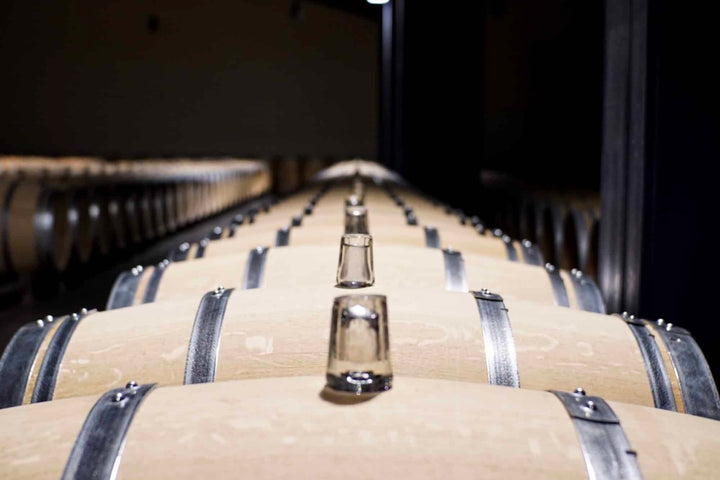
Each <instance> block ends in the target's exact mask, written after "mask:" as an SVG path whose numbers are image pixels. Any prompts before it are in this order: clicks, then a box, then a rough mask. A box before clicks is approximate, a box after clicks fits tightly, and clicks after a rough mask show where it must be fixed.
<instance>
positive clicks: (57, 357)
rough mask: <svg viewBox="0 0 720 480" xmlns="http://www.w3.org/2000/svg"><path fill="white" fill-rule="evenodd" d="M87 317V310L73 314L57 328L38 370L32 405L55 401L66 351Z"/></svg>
mask: <svg viewBox="0 0 720 480" xmlns="http://www.w3.org/2000/svg"><path fill="white" fill-rule="evenodd" d="M86 315H87V310H85V311H83V312H81V313H79V314H78V313H73V314H72V315H69V316H67V317H65V318H64V319H63V321H62V323H61V324H60V326H58V327H57V331H56V332H55V335H53V337H52V339H51V340H50V343H49V344H48V347H47V351H45V357H44V358H43V361H42V364H41V365H40V369H39V370H38V376H37V380H36V381H35V389H34V390H33V393H32V400H31V402H32V403H38V402H47V401H50V400H52V399H53V396H54V395H55V384H56V383H57V376H58V373H59V372H60V365H61V364H62V361H63V357H64V356H65V350H67V346H68V344H69V343H70V338H72V334H73V332H74V331H75V328H76V327H77V325H78V323H80V320H82V319H83V318H84V317H85V316H86Z"/></svg>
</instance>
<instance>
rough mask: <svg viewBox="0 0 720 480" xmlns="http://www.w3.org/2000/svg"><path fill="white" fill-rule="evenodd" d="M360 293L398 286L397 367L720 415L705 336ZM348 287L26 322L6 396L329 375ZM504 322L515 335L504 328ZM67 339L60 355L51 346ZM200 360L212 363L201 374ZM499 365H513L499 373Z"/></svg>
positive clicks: (512, 306)
mask: <svg viewBox="0 0 720 480" xmlns="http://www.w3.org/2000/svg"><path fill="white" fill-rule="evenodd" d="M354 292H357V293H359V294H362V295H366V294H381V295H386V296H387V305H388V309H389V312H390V314H389V315H390V317H389V318H390V338H391V339H392V341H391V350H392V358H393V364H394V369H395V372H396V373H397V374H400V375H408V376H414V377H427V378H437V379H445V380H460V381H469V382H488V383H492V384H496V385H504V386H514V387H523V388H530V389H538V390H546V389H558V390H570V389H573V388H575V386H577V385H583V386H584V387H585V388H587V389H589V390H591V391H593V392H595V393H597V394H599V395H602V396H603V397H605V398H607V399H611V400H618V401H623V402H628V403H637V404H641V405H648V406H656V407H658V408H663V409H667V410H677V411H681V412H684V411H687V412H688V413H693V414H700V415H705V416H711V417H714V418H720V400H718V399H717V388H716V387H715V384H714V381H713V379H712V375H711V374H710V373H709V368H708V367H707V363H706V362H705V360H704V357H702V353H701V352H700V351H699V349H698V351H697V354H698V355H699V357H698V358H697V361H696V362H695V364H694V366H692V367H688V365H690V364H688V363H684V362H679V361H678V360H677V358H675V359H673V358H670V357H669V356H668V355H667V348H666V346H665V345H666V342H668V341H672V340H667V339H665V338H660V337H659V336H657V335H656V332H655V330H654V329H653V327H652V326H651V325H649V324H647V323H645V322H639V321H635V322H638V323H635V322H630V321H629V320H628V319H627V318H621V317H617V316H605V315H599V314H594V313H588V312H580V311H576V310H570V309H561V308H558V307H551V306H540V305H537V304H534V303H531V302H525V301H520V300H512V299H503V298H496V296H495V295H492V296H487V295H486V294H484V293H482V292H473V293H455V292H436V291H427V290H418V289H412V288H411V289H399V288H384V289H383V288H376V287H372V288H367V289H362V290H355V291H354ZM348 293H349V292H348V290H347V289H339V288H332V287H325V288H316V289H286V290H281V289H274V290H263V289H255V290H246V291H242V290H225V291H222V290H219V291H217V292H208V293H207V294H205V295H204V296H202V297H201V298H199V299H194V300H178V301H175V302H159V303H155V304H147V305H142V306H138V307H135V308H132V309H118V310H112V311H108V312H89V313H82V312H81V313H80V314H79V315H76V316H74V317H73V316H68V317H65V318H62V319H57V320H54V321H53V322H51V323H47V322H45V324H44V325H43V324H40V325H36V324H35V323H32V324H28V325H26V326H25V327H23V329H21V330H20V331H19V332H18V334H17V335H16V337H17V338H18V340H15V343H17V342H19V341H20V340H19V338H20V337H21V336H22V335H27V334H28V331H29V332H31V333H32V332H35V334H37V335H39V337H38V339H37V342H38V343H37V345H38V347H37V351H36V353H31V350H32V349H30V348H27V349H26V351H21V350H19V349H17V348H10V349H9V350H8V353H7V354H6V356H7V355H16V357H15V358H14V359H13V360H14V361H15V363H16V368H15V370H14V371H15V373H13V371H11V369H10V365H9V362H10V359H9V358H3V360H2V361H0V381H1V382H2V384H0V388H2V389H3V392H4V393H3V394H0V407H9V406H14V405H19V404H21V403H30V402H31V401H32V402H40V401H46V400H50V399H61V398H66V397H71V396H81V395H87V394H94V393H101V392H102V391H104V390H107V389H109V388H113V387H120V386H122V385H124V384H125V383H126V382H128V381H130V380H136V381H139V382H150V381H154V382H159V383H161V384H182V383H201V382H211V381H216V380H217V381H221V380H234V379H245V378H259V377H271V376H272V377H275V376H297V375H304V374H317V375H321V374H322V373H323V371H324V368H325V364H326V361H327V347H328V335H329V325H330V315H329V313H330V310H331V306H332V303H333V299H334V298H335V297H338V296H342V295H346V294H348ZM350 293H353V291H351V292H350ZM213 306H215V307H218V308H217V310H212V309H211V307H213ZM208 309H210V310H208ZM499 309H506V310H503V311H504V312H505V313H504V314H502V311H501V310H499ZM208 311H212V312H214V313H212V314H208ZM208 325H210V326H213V327H216V329H215V330H208V329H207V326H208ZM503 328H506V329H507V332H508V336H507V337H503V336H498V335H502V333H503V331H502V329H503ZM68 329H70V330H68ZM43 330H45V331H43ZM639 335H641V336H643V337H644V338H642V339H641V338H639ZM56 337H57V338H56ZM684 338H685V340H686V341H691V337H689V336H688V337H684ZM648 342H649V343H651V345H647V343H648ZM58 345H60V346H61V347H62V348H61V351H62V354H61V355H59V356H58V357H53V355H56V352H57V351H58V350H59V349H58ZM653 354H654V357H653ZM20 357H22V358H20ZM653 358H655V359H656V360H657V361H656V362H655V363H653V361H652V359H653ZM206 359H209V360H206ZM198 362H201V363H200V364H202V362H206V363H208V364H212V366H213V367H212V369H211V371H209V372H208V373H207V374H206V375H205V376H203V375H199V374H196V373H195V372H196V365H198ZM21 367H22V368H21ZM699 367H702V368H704V369H705V370H707V382H706V383H704V384H701V383H695V384H693V385H694V388H696V390H697V389H699V388H703V387H706V388H707V390H708V392H709V393H712V391H714V395H715V397H714V398H706V399H703V400H704V401H705V403H706V404H710V406H711V408H710V410H707V411H706V410H702V409H698V408H696V406H695V405H696V403H693V399H692V398H689V399H688V397H685V396H683V389H681V385H680V382H681V381H680V378H682V379H683V382H685V380H684V379H687V378H691V377H692V378H694V377H696V376H697V375H698V372H697V371H695V370H696V369H698V368H699ZM501 370H507V371H510V374H509V375H499V374H498V373H497V372H498V371H501ZM21 371H22V372H24V373H18V372H21ZM657 378H659V380H660V381H656V379H657ZM11 391H12V392H14V393H12V395H11ZM695 393H696V394H697V392H695ZM11 397H12V398H11ZM713 402H714V403H713ZM686 403H687V405H688V407H689V408H686ZM713 409H714V410H713Z"/></svg>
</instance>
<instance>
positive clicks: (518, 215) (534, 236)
mask: <svg viewBox="0 0 720 480" xmlns="http://www.w3.org/2000/svg"><path fill="white" fill-rule="evenodd" d="M484 180H485V181H484V197H485V198H484V203H485V204H486V205H487V206H488V212H487V219H488V220H491V221H492V223H493V225H495V226H497V227H499V228H501V229H502V230H503V231H504V232H507V233H508V234H510V235H513V236H517V237H518V238H524V239H528V240H530V241H532V242H535V243H537V244H538V246H539V247H540V249H541V251H542V252H543V255H544V256H545V259H546V260H548V261H550V262H552V263H553V264H556V265H558V266H559V267H561V268H563V269H566V270H572V269H578V270H581V271H583V272H584V273H585V274H586V275H589V276H590V277H592V278H594V279H597V269H598V250H599V244H598V242H599V226H600V198H599V196H598V194H597V192H593V191H589V190H577V189H575V190H572V191H567V190H566V189H562V191H561V190H560V189H555V190H548V189H540V188H537V187H535V186H532V185H527V184H525V183H522V182H520V181H519V180H516V179H512V178H506V177H503V176H501V177H500V178H493V176H492V175H490V174H487V175H485V178H484Z"/></svg>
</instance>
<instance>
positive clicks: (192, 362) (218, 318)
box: [184, 287, 233, 384]
mask: <svg viewBox="0 0 720 480" xmlns="http://www.w3.org/2000/svg"><path fill="white" fill-rule="evenodd" d="M232 292H233V289H232V288H229V289H224V288H222V287H218V288H216V289H215V290H214V291H212V292H208V293H206V294H205V295H204V296H203V298H202V300H201V301H200V306H199V307H198V310H197V313H196V314H195V323H194V324H193V329H192V334H191V335H190V346H189V348H188V356H187V361H186V362H185V381H184V383H185V384H191V383H208V382H214V381H215V367H216V365H217V354H218V348H219V347H220V331H221V329H222V323H223V318H224V317H225V308H226V307H227V302H228V299H229V298H230V294H231V293H232Z"/></svg>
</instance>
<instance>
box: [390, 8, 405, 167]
mask: <svg viewBox="0 0 720 480" xmlns="http://www.w3.org/2000/svg"><path fill="white" fill-rule="evenodd" d="M391 3H392V8H393V11H392V30H393V31H392V43H393V44H392V57H393V62H392V78H393V82H392V83H393V85H392V96H393V97H392V107H391V108H392V127H391V128H392V158H393V163H392V165H393V168H394V169H395V170H396V171H398V172H400V173H401V174H407V172H406V161H405V147H406V146H405V0H391Z"/></svg>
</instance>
